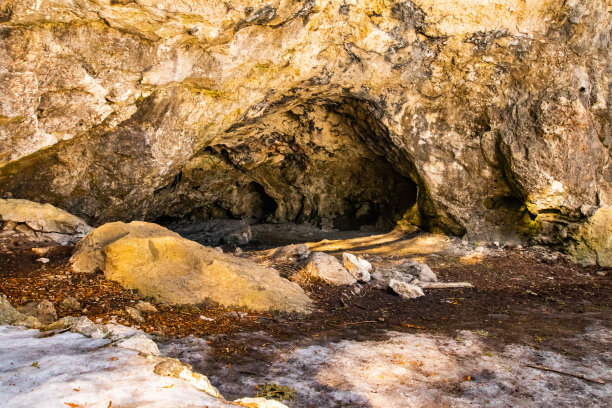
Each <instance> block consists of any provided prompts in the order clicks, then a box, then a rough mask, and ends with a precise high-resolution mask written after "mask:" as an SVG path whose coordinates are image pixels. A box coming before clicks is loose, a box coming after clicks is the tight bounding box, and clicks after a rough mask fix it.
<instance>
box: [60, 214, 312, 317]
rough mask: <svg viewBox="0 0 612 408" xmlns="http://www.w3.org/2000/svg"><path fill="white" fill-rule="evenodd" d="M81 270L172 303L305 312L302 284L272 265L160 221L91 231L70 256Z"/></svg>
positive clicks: (109, 225)
mask: <svg viewBox="0 0 612 408" xmlns="http://www.w3.org/2000/svg"><path fill="white" fill-rule="evenodd" d="M71 262H72V266H73V268H74V270H75V271H78V272H94V271H95V270H97V269H100V270H102V271H103V272H104V275H105V276H106V278H107V279H110V280H113V281H116V282H118V283H120V284H121V285H122V286H123V287H124V288H126V289H136V290H138V292H139V294H140V295H142V296H145V297H152V298H154V299H156V300H158V301H162V302H166V303H170V304H198V303H203V302H206V301H213V302H216V303H218V304H220V305H222V306H228V307H245V308H247V309H250V310H254V311H268V310H277V311H286V312H300V313H306V312H308V311H309V309H310V305H311V301H310V299H309V298H308V296H306V294H305V293H304V291H303V290H302V288H300V286H299V285H297V284H296V283H293V282H290V281H288V280H286V279H284V278H282V277H280V276H279V274H278V272H277V271H276V270H274V269H271V268H266V267H263V266H260V265H258V264H256V263H254V262H252V261H250V260H248V259H244V258H238V257H235V256H232V255H228V254H223V253H219V252H217V251H215V250H214V249H212V248H208V247H205V246H202V245H200V244H198V243H196V242H193V241H190V240H187V239H185V238H182V237H180V236H179V235H177V234H176V233H174V232H172V231H169V230H167V229H166V228H163V227H160V226H158V225H155V224H150V223H145V222H131V223H129V224H124V223H121V222H115V223H110V224H105V225H103V226H101V227H100V228H98V229H96V230H94V231H93V232H91V233H90V234H89V235H88V236H87V237H85V238H84V239H83V240H82V241H81V242H80V243H79V245H78V247H77V249H76V251H75V254H74V255H73V256H72V258H71Z"/></svg>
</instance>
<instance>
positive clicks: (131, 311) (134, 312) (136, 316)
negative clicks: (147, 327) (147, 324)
mask: <svg viewBox="0 0 612 408" xmlns="http://www.w3.org/2000/svg"><path fill="white" fill-rule="evenodd" d="M125 312H126V313H127V314H128V316H130V318H131V319H132V320H136V321H137V322H139V323H144V321H145V318H144V316H143V315H142V314H141V313H140V311H139V310H138V309H135V308H133V307H130V306H126V307H125Z"/></svg>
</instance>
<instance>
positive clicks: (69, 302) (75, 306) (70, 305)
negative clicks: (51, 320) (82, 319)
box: [60, 296, 81, 310]
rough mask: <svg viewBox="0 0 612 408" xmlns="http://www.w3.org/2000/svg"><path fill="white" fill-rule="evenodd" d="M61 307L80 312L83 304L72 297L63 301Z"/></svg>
mask: <svg viewBox="0 0 612 408" xmlns="http://www.w3.org/2000/svg"><path fill="white" fill-rule="evenodd" d="M60 306H61V307H63V308H65V309H68V310H79V309H80V308H81V303H80V302H79V301H78V300H76V299H75V298H73V297H72V296H68V297H67V298H65V299H64V300H62V301H61V303H60Z"/></svg>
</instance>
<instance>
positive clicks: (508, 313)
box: [0, 233, 612, 407]
mask: <svg viewBox="0 0 612 408" xmlns="http://www.w3.org/2000/svg"><path fill="white" fill-rule="evenodd" d="M309 246H310V247H311V248H312V249H315V250H322V251H328V252H332V253H333V252H341V251H342V250H347V251H351V252H353V253H359V254H362V255H364V256H367V257H368V258H369V260H370V261H371V262H372V263H373V264H374V266H382V265H389V264H393V263H396V262H399V261H400V260H401V259H403V258H405V257H411V258H413V259H418V260H420V261H426V262H427V263H428V265H429V266H430V267H431V268H432V270H433V271H434V272H435V273H436V274H437V275H438V279H439V280H440V281H442V282H454V281H468V282H471V283H472V284H473V285H474V288H473V289H426V290H425V293H426V296H425V297H421V298H418V299H413V300H402V299H401V298H399V297H398V296H396V295H394V294H392V293H390V292H388V291H386V290H381V289H376V288H374V287H373V285H368V284H366V285H363V286H362V288H361V291H360V292H359V293H358V294H353V293H351V292H350V291H349V290H348V289H347V288H332V287H321V286H315V285H306V286H305V287H304V289H305V290H306V292H307V293H308V295H309V296H310V297H311V298H312V299H313V300H314V301H315V304H316V311H315V312H314V313H312V314H311V315H309V316H305V317H304V316H297V315H284V314H277V313H246V312H245V313H242V312H236V311H231V310H227V309H223V308H219V307H215V306H212V305H208V306H206V305H202V306H200V307H195V306H183V307H176V306H168V305H163V304H156V307H157V308H158V310H159V313H155V314H150V315H148V317H147V320H146V322H145V323H143V324H138V323H137V322H135V321H131V320H130V318H129V317H128V316H127V314H126V313H125V311H124V307H125V306H129V305H131V304H133V303H134V302H135V301H136V300H137V299H138V298H137V296H136V294H135V293H132V292H130V291H127V290H124V289H122V288H121V287H119V285H117V284H115V283H113V282H109V281H106V280H104V278H103V275H102V274H96V275H93V276H92V275H76V274H71V273H70V269H69V265H68V259H69V257H70V254H71V252H72V250H73V248H72V247H61V246H53V247H51V248H49V250H48V252H47V253H46V254H45V255H44V256H45V257H46V258H48V259H49V260H50V261H49V262H48V263H46V264H43V263H41V262H38V261H36V259H37V258H40V255H37V254H35V253H34V252H33V251H32V248H33V247H34V245H33V244H31V243H28V242H19V241H4V242H2V243H0V292H1V293H3V294H5V295H7V296H8V298H9V300H10V301H11V303H13V304H14V305H20V304H24V303H26V302H29V301H32V300H38V299H48V300H51V301H52V302H53V303H54V304H55V305H56V308H57V311H58V317H63V316H66V315H71V314H74V313H73V312H71V311H69V310H66V309H63V308H62V307H61V306H60V302H61V301H62V300H63V299H64V298H66V297H68V296H73V297H75V298H77V299H78V300H79V302H81V304H82V305H83V307H84V308H85V309H84V310H83V311H82V312H81V314H84V315H87V316H88V317H89V318H91V319H92V320H94V321H101V322H117V323H121V324H126V325H132V326H136V327H139V328H141V329H142V330H144V331H146V332H148V333H151V334H152V335H154V336H155V338H156V340H157V341H158V343H159V344H160V349H161V350H162V352H164V353H165V354H167V355H170V356H175V357H179V358H181V359H182V360H184V361H186V362H188V363H190V364H192V365H193V366H194V368H195V369H197V370H199V371H201V372H203V373H204V374H206V375H208V376H209V378H210V379H211V381H212V383H213V384H214V385H215V386H217V387H218V388H219V389H220V391H221V393H222V394H224V395H225V396H226V397H227V398H231V397H233V396H235V395H236V396H237V395H254V394H256V393H257V392H258V391H257V388H256V387H260V386H261V384H262V383H264V382H274V383H278V384H285V385H290V386H291V387H293V388H295V389H296V391H297V395H296V396H295V399H294V402H293V404H292V403H289V405H290V406H296V407H297V406H299V407H305V406H317V407H318V406H330V407H348V406H351V407H352V406H356V407H370V406H371V407H379V406H380V407H392V406H398V407H402V406H429V405H435V406H443V405H444V404H446V405H447V406H517V404H519V405H520V406H610V402H612V388H611V386H610V384H609V382H610V381H611V380H612V350H611V341H612V319H611V317H612V270H610V269H603V268H597V267H583V266H580V265H577V264H574V263H572V262H571V261H569V260H567V259H565V258H564V257H563V256H556V255H554V254H553V253H551V252H549V251H548V250H545V249H538V248H535V249H533V248H529V249H522V248H521V249H517V248H507V249H488V250H484V251H473V250H472V251H467V252H466V251H456V250H454V248H455V247H456V243H455V244H453V241H452V240H449V239H447V238H445V237H441V236H436V235H431V234H429V235H427V234H426V235H416V236H411V237H403V236H399V235H397V234H393V233H391V234H382V235H378V236H370V237H367V236H362V235H360V236H355V235H352V236H349V237H348V240H327V241H323V242H313V243H309ZM264 254H265V251H263V250H262V247H261V246H254V247H253V248H245V253H244V254H243V255H242V256H248V257H251V258H253V259H254V260H256V261H258V262H260V263H263V264H266V265H270V266H274V267H276V268H277V269H278V270H279V271H280V272H281V274H282V275H284V276H289V275H291V274H292V273H295V272H296V271H297V269H298V267H297V266H296V265H293V264H290V263H275V262H273V261H272V260H270V259H269V258H268V257H265V256H264ZM434 363H435V364H434ZM432 364H433V365H432ZM526 364H536V365H544V366H548V367H550V368H556V369H558V370H562V371H569V372H571V373H575V374H576V373H578V374H582V375H584V376H586V377H588V378H595V379H600V380H601V379H603V380H605V382H608V384H606V385H602V384H598V383H594V382H590V381H588V380H584V379H578V378H575V377H571V376H566V375H560V374H556V373H552V372H545V371H542V370H538V369H533V368H529V367H527V366H526ZM589 370H590V371H589Z"/></svg>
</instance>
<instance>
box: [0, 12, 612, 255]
mask: <svg viewBox="0 0 612 408" xmlns="http://www.w3.org/2000/svg"><path fill="white" fill-rule="evenodd" d="M5 3H7V2H6V1H5ZM31 3H32V2H23V1H22V2H19V1H9V2H8V3H7V4H8V6H7V7H6V10H9V9H10V12H8V11H7V12H6V13H3V14H2V18H1V20H2V22H0V26H1V29H2V44H1V45H0V56H1V57H0V61H2V62H1V64H2V66H1V69H0V140H1V141H2V143H0V166H1V167H0V194H4V193H9V192H10V193H12V194H13V195H14V196H16V197H23V198H30V199H35V200H39V201H46V202H50V203H52V204H54V205H58V206H60V207H62V208H65V209H67V210H69V211H72V212H74V213H75V214H78V215H80V216H83V217H85V218H86V219H87V220H89V221H92V222H95V223H96V224H100V223H103V222H105V221H109V220H117V219H124V220H131V219H136V218H138V219H158V218H160V217H171V218H180V219H186V220H189V221H190V220H192V219H194V220H198V219H210V218H248V219H255V220H258V221H291V222H303V221H304V222H311V223H313V224H316V225H318V226H321V227H324V228H328V227H336V228H343V229H345V228H355V229H356V228H358V227H361V226H363V225H379V226H383V225H390V224H393V223H394V222H395V221H398V220H400V219H404V221H407V222H408V223H409V224H410V223H412V224H414V225H418V226H419V227H421V228H422V229H424V230H432V231H438V230H442V231H444V232H450V233H453V234H456V235H459V236H462V235H463V234H464V233H467V235H468V237H469V238H470V239H481V238H482V239H485V240H492V241H493V240H499V241H507V240H513V241H514V240H516V241H517V242H518V241H520V240H526V239H534V240H540V241H546V242H548V243H551V244H561V242H559V240H558V239H557V237H556V236H555V229H556V227H559V226H560V225H564V224H565V223H567V222H582V221H584V218H585V217H582V215H580V209H581V208H582V207H583V206H585V205H587V206H605V205H610V204H612V202H611V200H612V198H611V197H612V195H611V194H612V188H611V187H612V184H611V183H612V171H611V170H610V168H609V167H608V161H609V156H610V147H611V145H612V136H610V135H612V131H611V124H612V119H611V117H612V116H611V109H612V108H611V105H612V104H611V103H610V88H609V83H610V78H611V75H612V74H611V73H612V69H611V68H610V63H609V57H610V52H609V49H610V40H609V38H610V34H609V32H610V12H609V5H608V2H605V1H592V0H573V1H570V2H568V1H564V0H542V1H524V0H503V1H501V0H500V1H481V0H478V1H477V0H470V1H467V0H466V1H463V2H459V1H439V0H412V1H404V2H383V1H370V0H368V1H359V2H356V1H352V2H348V3H347V2H346V1H345V0H330V1H326V2H315V1H305V2H287V1H281V0H270V1H268V2H266V4H265V6H261V7H259V8H257V7H253V4H252V3H253V2H252V1H250V0H249V1H247V0H237V1H233V2H232V4H231V7H226V6H225V5H224V3H223V2H210V1H208V0H193V1H190V2H188V4H187V3H186V2H176V1H171V0H162V1H158V2H157V3H156V5H157V6H158V7H150V4H149V3H150V2H142V1H111V2H108V1H104V2H102V1H78V2H75V1H66V0H55V1H53V2H36V4H35V7H33V6H32V4H31ZM38 3H40V4H38ZM349 3H350V4H349ZM347 180H350V182H347ZM551 226H552V227H551ZM585 259H587V258H585ZM588 259H590V260H592V259H593V257H590V258H588Z"/></svg>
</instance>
